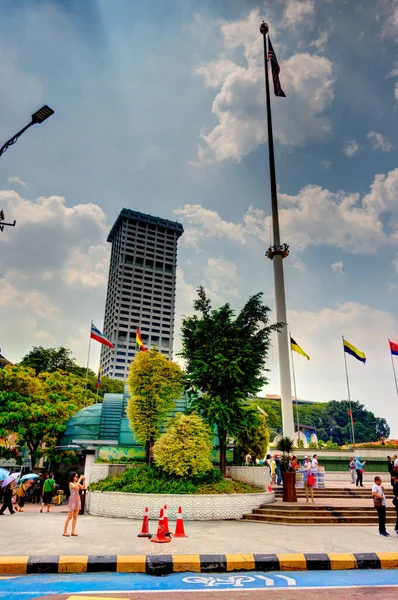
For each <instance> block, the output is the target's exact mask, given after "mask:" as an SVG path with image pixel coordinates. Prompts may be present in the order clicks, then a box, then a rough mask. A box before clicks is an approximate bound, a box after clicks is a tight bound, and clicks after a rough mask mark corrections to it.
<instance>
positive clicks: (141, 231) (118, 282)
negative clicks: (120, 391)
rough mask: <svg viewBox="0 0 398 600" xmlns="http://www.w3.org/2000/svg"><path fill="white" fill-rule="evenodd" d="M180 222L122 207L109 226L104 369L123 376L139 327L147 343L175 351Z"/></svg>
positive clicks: (167, 351) (165, 351)
mask: <svg viewBox="0 0 398 600" xmlns="http://www.w3.org/2000/svg"><path fill="white" fill-rule="evenodd" d="M183 232H184V229H183V226H182V225H181V224H180V223H177V222H175V221H167V220H166V219H161V218H159V217H152V216H151V215H144V214H142V213H139V212H136V211H134V210H129V209H127V208H123V209H122V211H121V213H120V214H119V216H118V218H117V219H116V222H115V224H114V225H113V227H112V229H111V231H110V233H109V236H108V242H110V243H111V244H112V253H111V262H110V267H109V278H108V289H107V296H106V307H105V319H104V334H105V335H106V337H107V338H108V339H109V340H111V342H112V343H113V344H114V346H115V347H114V348H109V347H107V346H102V351H101V368H102V374H103V375H107V376H108V377H111V378H113V379H120V380H126V379H127V375H128V371H129V367H130V363H131V361H132V360H133V359H134V356H135V354H136V352H137V350H136V345H135V335H136V329H137V327H139V329H140V331H141V336H142V340H143V342H144V344H145V346H146V347H147V348H151V347H152V346H157V347H158V348H159V350H160V351H161V352H162V353H163V354H164V355H165V356H167V357H168V358H170V359H171V358H172V355H173V338H174V310H175V289H176V267H177V243H178V238H179V237H180V236H181V235H182V234H183Z"/></svg>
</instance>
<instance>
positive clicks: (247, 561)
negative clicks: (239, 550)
mask: <svg viewBox="0 0 398 600" xmlns="http://www.w3.org/2000/svg"><path fill="white" fill-rule="evenodd" d="M225 558H226V559H227V571H255V569H256V561H255V560H254V556H253V554H226V555H225Z"/></svg>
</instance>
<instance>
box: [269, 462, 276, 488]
mask: <svg viewBox="0 0 398 600" xmlns="http://www.w3.org/2000/svg"><path fill="white" fill-rule="evenodd" d="M269 468H270V471H271V484H272V485H275V483H276V464H275V456H273V457H272V458H271V460H270V463H269Z"/></svg>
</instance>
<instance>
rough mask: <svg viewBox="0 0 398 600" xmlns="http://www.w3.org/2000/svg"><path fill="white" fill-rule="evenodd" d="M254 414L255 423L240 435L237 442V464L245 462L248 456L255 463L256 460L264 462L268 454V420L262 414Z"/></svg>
mask: <svg viewBox="0 0 398 600" xmlns="http://www.w3.org/2000/svg"><path fill="white" fill-rule="evenodd" d="M252 412H253V416H252V418H253V423H252V424H251V426H249V427H246V428H244V429H243V430H242V431H241V432H240V433H239V435H238V439H237V441H236V445H235V455H236V461H237V462H239V461H240V462H243V461H244V460H245V456H246V454H250V455H251V456H252V457H253V462H255V459H256V458H258V459H260V460H262V459H263V458H264V457H265V455H266V452H267V448H268V445H269V431H268V429H267V420H266V418H265V416H264V415H262V414H261V413H257V412H255V411H252Z"/></svg>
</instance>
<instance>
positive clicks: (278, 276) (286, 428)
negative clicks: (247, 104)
mask: <svg viewBox="0 0 398 600" xmlns="http://www.w3.org/2000/svg"><path fill="white" fill-rule="evenodd" d="M260 33H261V34H262V36H263V43H264V65H265V95H266V103H267V130H268V156H269V174H270V186H271V207H272V229H273V238H274V239H273V242H274V245H273V246H270V248H269V249H268V251H267V253H266V256H267V258H269V259H271V260H272V262H273V267H274V284H275V308H276V320H277V322H278V323H282V327H281V329H280V330H279V332H278V335H277V339H278V359H279V361H278V362H279V377H280V385H281V408H282V430H283V435H285V436H287V437H289V438H292V437H293V434H294V419H293V405H292V383H291V378H290V363H289V340H288V331H287V316H286V297H285V281H284V274H283V259H284V258H286V257H287V256H288V255H289V247H288V245H287V244H281V242H280V232H279V213H278V195H277V186H276V174H275V155H274V138H273V132H272V116H271V99H270V92H269V76H268V52H267V34H268V25H267V23H265V22H264V21H263V22H262V24H261V26H260Z"/></svg>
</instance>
